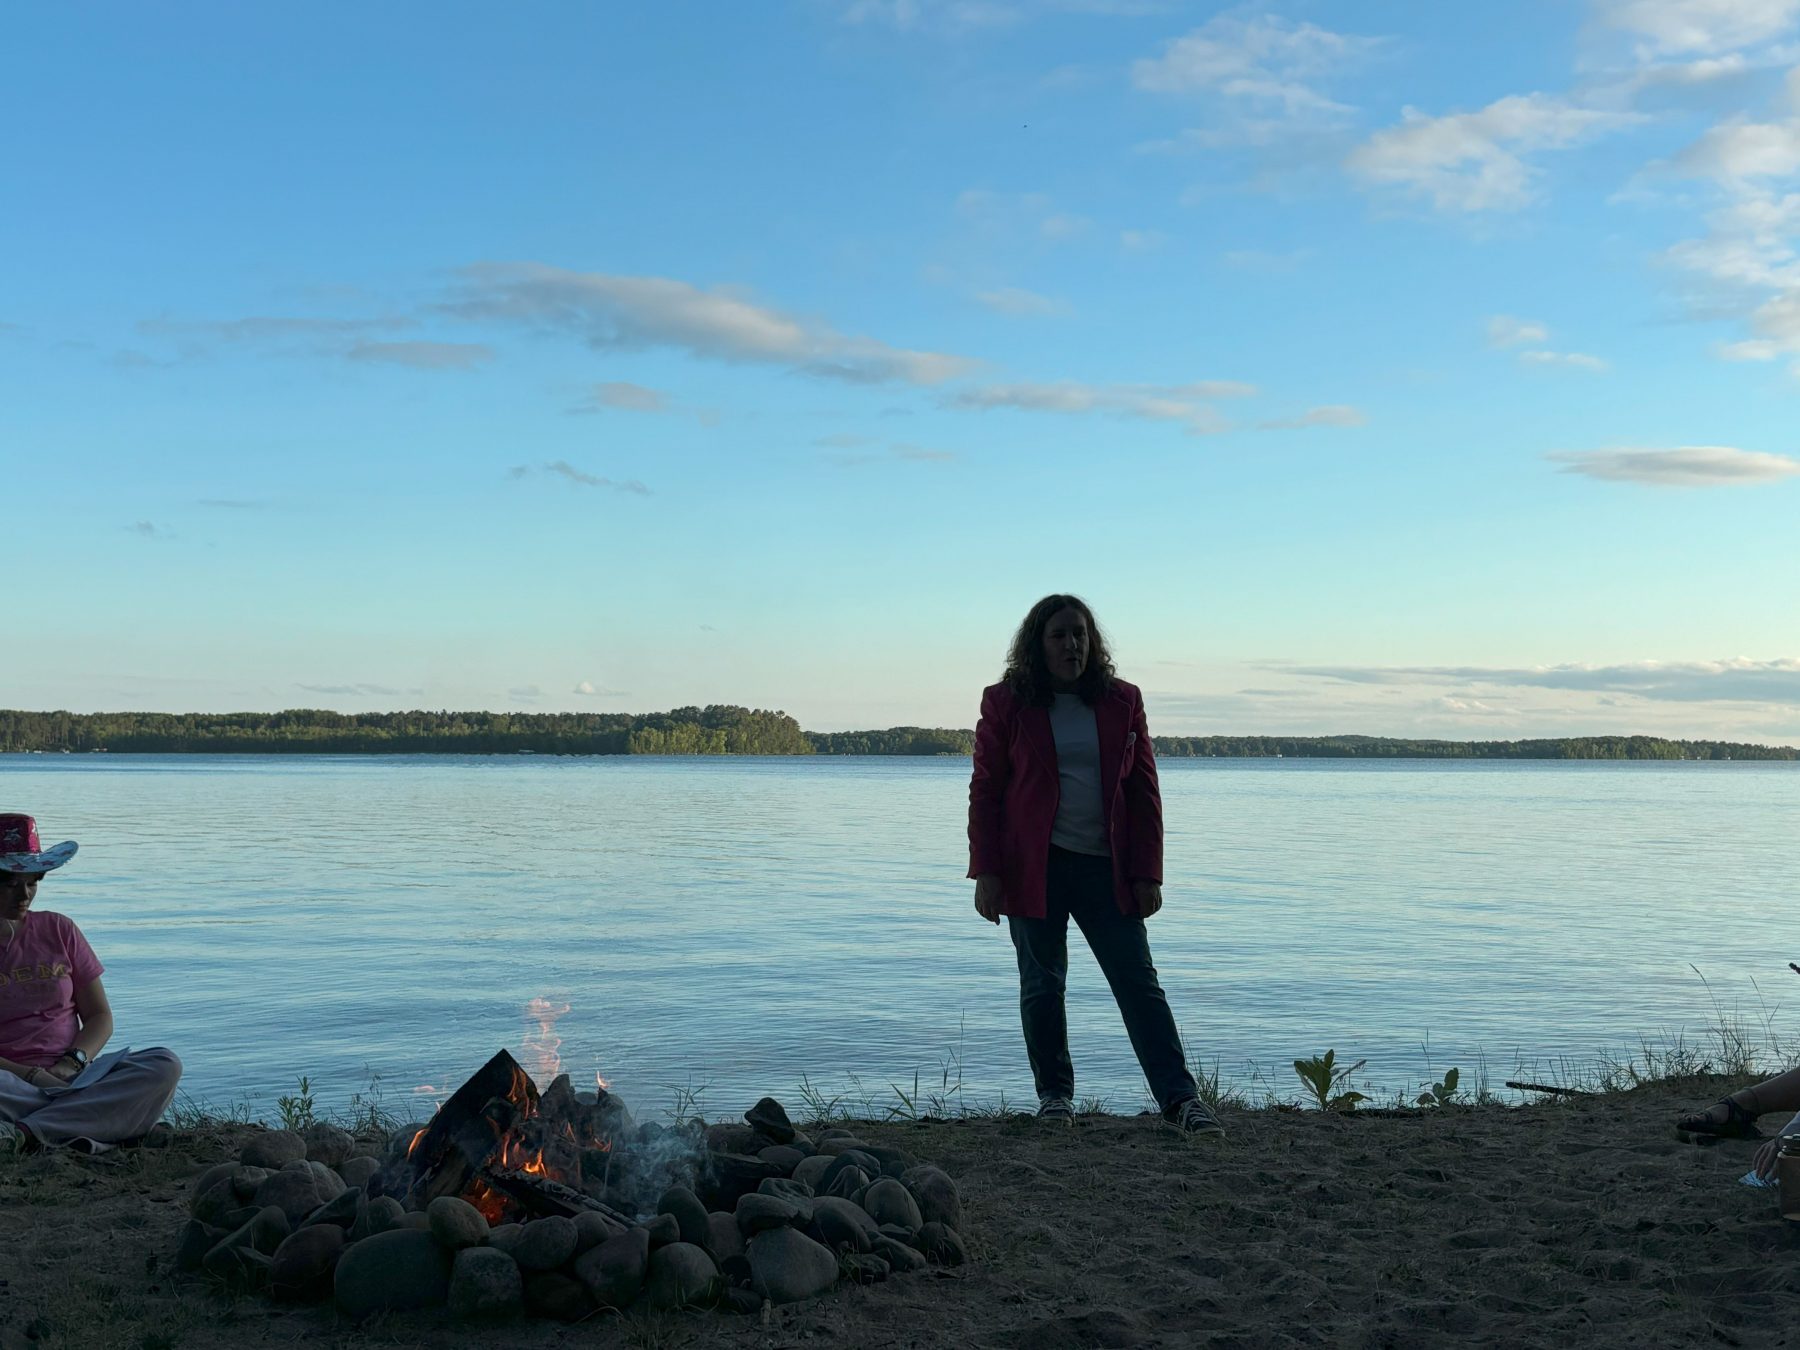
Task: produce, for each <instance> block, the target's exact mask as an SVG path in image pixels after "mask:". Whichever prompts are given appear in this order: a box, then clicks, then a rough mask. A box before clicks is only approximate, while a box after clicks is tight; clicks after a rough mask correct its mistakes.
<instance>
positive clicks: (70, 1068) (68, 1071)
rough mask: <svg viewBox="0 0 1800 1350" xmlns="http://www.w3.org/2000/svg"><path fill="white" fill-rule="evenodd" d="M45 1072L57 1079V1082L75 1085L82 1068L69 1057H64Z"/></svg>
mask: <svg viewBox="0 0 1800 1350" xmlns="http://www.w3.org/2000/svg"><path fill="white" fill-rule="evenodd" d="M44 1072H46V1073H48V1074H49V1075H50V1076H51V1077H52V1078H54V1079H56V1081H57V1082H59V1083H63V1084H68V1083H73V1082H74V1081H75V1079H76V1078H77V1077H79V1076H80V1074H81V1066H80V1065H79V1064H77V1063H76V1062H75V1061H74V1060H72V1059H70V1058H69V1057H68V1056H67V1055H64V1056H63V1057H62V1058H61V1059H59V1060H57V1061H56V1063H54V1064H52V1065H51V1066H50V1067H49V1068H48V1069H46V1070H45V1071H44Z"/></svg>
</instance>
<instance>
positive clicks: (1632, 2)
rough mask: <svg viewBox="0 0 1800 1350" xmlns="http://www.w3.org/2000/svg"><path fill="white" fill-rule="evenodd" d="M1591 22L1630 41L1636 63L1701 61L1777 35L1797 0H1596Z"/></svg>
mask: <svg viewBox="0 0 1800 1350" xmlns="http://www.w3.org/2000/svg"><path fill="white" fill-rule="evenodd" d="M1596 17H1597V18H1598V19H1599V21H1600V22H1601V23H1602V24H1603V25H1605V26H1607V27H1610V28H1615V29H1618V30H1620V31H1622V32H1624V33H1627V34H1630V35H1631V36H1633V37H1635V38H1636V39H1637V53H1638V56H1639V57H1640V59H1645V60H1649V59H1653V58H1657V57H1665V56H1686V55H1702V56H1707V55H1717V54H1720V53H1724V52H1733V51H1737V50H1739V49H1740V48H1744V47H1750V46H1754V45H1756V44H1758V43H1762V42H1767V41H1769V40H1770V39H1773V38H1778V37H1781V36H1783V35H1784V34H1785V33H1786V32H1787V31H1788V30H1789V29H1791V28H1792V27H1793V26H1794V24H1795V22H1796V21H1797V20H1800V0H1597V5H1596Z"/></svg>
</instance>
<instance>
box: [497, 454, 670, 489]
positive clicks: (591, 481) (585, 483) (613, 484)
mask: <svg viewBox="0 0 1800 1350" xmlns="http://www.w3.org/2000/svg"><path fill="white" fill-rule="evenodd" d="M534 473H549V474H555V475H556V476H557V477H558V478H564V479H567V480H568V481H569V482H571V483H574V484H575V485H576V486H578V487H598V488H611V489H612V490H613V491H614V492H629V493H633V494H634V495H636V496H639V497H648V496H649V495H650V489H649V488H647V487H645V486H644V485H643V484H642V483H640V482H638V481H637V479H635V478H630V479H623V480H621V479H615V478H602V477H601V476H600V475H598V474H592V473H588V472H587V471H586V470H584V469H578V468H576V467H575V466H574V465H573V464H571V463H569V461H568V460H566V459H553V460H550V461H549V462H548V463H545V464H539V465H536V466H533V465H530V464H515V465H514V466H513V467H512V468H510V469H508V470H507V471H506V476H507V477H508V478H529V477H530V476H531V475H532V474H534Z"/></svg>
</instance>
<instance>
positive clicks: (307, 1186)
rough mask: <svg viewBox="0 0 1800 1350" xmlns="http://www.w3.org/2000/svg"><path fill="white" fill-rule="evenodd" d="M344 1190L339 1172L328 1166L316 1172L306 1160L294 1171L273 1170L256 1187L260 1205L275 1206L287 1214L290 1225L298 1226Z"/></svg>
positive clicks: (257, 1200)
mask: <svg viewBox="0 0 1800 1350" xmlns="http://www.w3.org/2000/svg"><path fill="white" fill-rule="evenodd" d="M321 1174H322V1175H321ZM327 1178H329V1180H327ZM343 1193H344V1183H343V1182H342V1181H340V1180H338V1176H337V1173H335V1172H333V1171H331V1170H330V1169H329V1168H325V1167H320V1168H319V1169H318V1171H317V1172H315V1171H313V1170H312V1168H311V1167H309V1166H308V1165H307V1164H306V1163H304V1162H303V1163H301V1164H300V1165H299V1166H298V1167H297V1168H295V1169H293V1170H291V1171H290V1170H286V1169H284V1170H282V1171H280V1172H272V1173H270V1174H269V1178H268V1180H266V1181H264V1182H263V1184H262V1185H260V1186H258V1187H257V1188H256V1200H255V1203H256V1205H257V1206H258V1208H267V1207H268V1206H270V1205H273V1206H274V1207H275V1208H276V1209H279V1210H280V1211H281V1212H282V1213H283V1214H285V1215H287V1218H288V1222H289V1224H293V1225H298V1224H300V1223H303V1222H305V1220H306V1218H307V1216H308V1215H310V1214H312V1213H313V1212H314V1211H315V1210H317V1209H318V1208H319V1206H320V1205H324V1204H328V1203H330V1202H331V1201H333V1200H335V1199H337V1197H338V1196H340V1195H342V1194H343Z"/></svg>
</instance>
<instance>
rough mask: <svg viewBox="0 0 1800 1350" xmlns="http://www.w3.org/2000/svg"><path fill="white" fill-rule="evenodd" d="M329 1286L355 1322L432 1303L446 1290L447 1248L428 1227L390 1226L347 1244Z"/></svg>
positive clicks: (445, 1294) (342, 1309)
mask: <svg viewBox="0 0 1800 1350" xmlns="http://www.w3.org/2000/svg"><path fill="white" fill-rule="evenodd" d="M383 1198H388V1197H383ZM332 1286H333V1289H334V1291H335V1293H336V1296H337V1307H338V1311H339V1312H340V1313H342V1314H343V1315H344V1316H345V1317H347V1318H349V1319H350V1320H351V1321H353V1322H360V1321H362V1320H363V1319H364V1318H365V1317H371V1316H373V1315H374V1314H376V1313H382V1312H415V1311H417V1310H419V1309H421V1308H436V1307H438V1306H440V1305H441V1304H442V1303H443V1302H444V1300H445V1298H446V1297H448V1295H449V1293H450V1253H449V1252H447V1251H445V1250H444V1249H443V1248H442V1247H440V1246H438V1244H437V1243H436V1242H435V1241H433V1239H432V1236H431V1234H430V1233H421V1232H420V1231H418V1230H417V1229H416V1228H391V1229H389V1230H388V1231H387V1232H385V1233H376V1234H374V1235H373V1236H372V1237H366V1238H364V1239H362V1241H360V1242H354V1243H352V1244H351V1245H350V1246H348V1247H346V1248H345V1249H344V1254H343V1255H342V1256H341V1257H339V1258H338V1263H337V1274H336V1276H335V1277H334V1278H333V1280H332Z"/></svg>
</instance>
